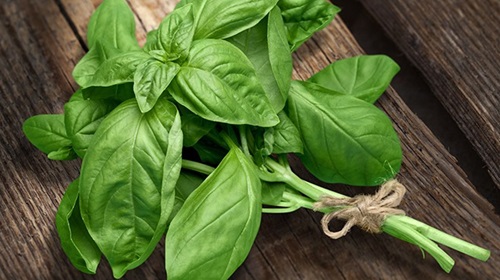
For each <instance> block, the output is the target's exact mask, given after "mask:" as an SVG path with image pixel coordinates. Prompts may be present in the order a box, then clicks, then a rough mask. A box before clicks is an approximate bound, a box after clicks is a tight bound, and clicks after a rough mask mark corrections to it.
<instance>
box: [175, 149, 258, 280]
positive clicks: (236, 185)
mask: <svg viewBox="0 0 500 280" xmlns="http://www.w3.org/2000/svg"><path fill="white" fill-rule="evenodd" d="M260 218H261V182H260V179H259V176H258V175H257V174H256V171H255V167H254V165H253V164H252V163H251V162H250V161H249V160H248V159H247V158H246V156H245V155H244V154H243V153H242V152H241V151H240V150H239V149H237V148H234V149H231V150H230V151H229V153H228V154H227V155H226V157H225V158H224V160H223V161H222V162H221V163H220V165H219V166H218V167H217V168H216V169H215V171H214V172H213V173H212V174H211V175H210V176H208V177H207V179H206V180H205V181H204V182H203V183H202V184H201V185H200V186H199V187H198V188H197V189H196V190H195V191H194V192H193V193H192V194H191V195H190V196H189V197H188V198H187V200H186V201H185V203H184V205H183V206H182V208H181V210H180V211H179V213H177V216H175V218H174V219H173V221H172V223H171V224H170V228H169V230H168V232H167V237H166V241H165V243H166V267H167V274H168V278H169V279H172V280H175V279H183V280H187V279H199V278H200V275H203V278H204V279H228V278H229V276H230V275H231V274H232V273H233V272H234V271H235V270H236V268H238V266H239V265H241V263H243V261H244V260H245V258H246V256H247V255H248V253H249V251H250V248H251V247H252V244H253V241H254V240H255V236H256V235H257V231H258V229H259V225H260Z"/></svg>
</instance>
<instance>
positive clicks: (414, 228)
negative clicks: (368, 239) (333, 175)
mask: <svg viewBox="0 0 500 280" xmlns="http://www.w3.org/2000/svg"><path fill="white" fill-rule="evenodd" d="M265 164H266V166H267V168H268V169H269V170H271V171H272V172H271V173H268V174H265V175H266V176H263V177H262V179H263V180H265V178H266V177H267V178H270V179H272V180H273V181H274V182H276V181H281V182H285V183H287V184H288V185H289V186H290V187H292V188H294V189H295V190H297V191H299V192H301V193H302V194H304V195H306V196H307V197H309V198H310V199H311V200H313V201H319V200H320V199H321V197H322V196H324V195H328V196H332V197H338V198H345V197H347V196H345V195H342V194H339V193H336V192H334V191H331V190H328V189H324V188H321V187H319V186H317V185H314V184H312V183H309V182H306V181H304V180H302V179H301V178H300V177H298V176H297V175H295V174H294V173H293V172H292V171H291V170H290V169H287V168H286V167H285V166H282V165H281V164H279V163H277V162H276V161H274V160H272V159H271V158H268V159H267V161H266V163H265ZM264 173H265V172H264ZM302 206H303V207H306V208H310V209H313V208H312V207H311V203H309V202H308V203H304V204H302ZM338 209H340V208H338ZM338 209H327V210H328V211H337V210H338ZM320 211H321V210H320ZM324 211H326V209H324V210H323V212H324ZM381 229H382V231H384V232H386V233H388V234H390V235H392V236H395V237H397V238H399V239H402V240H404V241H407V242H410V243H413V244H415V245H417V246H419V247H421V248H422V249H424V250H425V251H427V252H429V254H431V255H432V256H433V257H434V258H435V259H436V260H437V261H438V263H439V264H440V266H441V267H442V268H443V269H444V270H445V271H447V272H449V271H450V270H451V268H452V266H453V260H452V259H451V258H450V257H449V256H448V255H447V254H446V253H445V252H444V251H443V250H441V249H440V248H439V247H438V246H437V245H436V244H435V243H434V242H432V241H431V240H434V241H436V242H438V243H440V244H443V245H445V246H448V247H450V248H452V249H454V250H457V251H459V252H462V253H464V254H467V255H469V256H471V257H473V258H477V259H479V260H482V261H486V260H487V259H488V258H489V256H490V251H488V250H486V249H484V248H481V247H479V246H476V245H474V244H471V243H469V242H467V241H464V240H461V239H459V238H456V237H453V236H451V235H449V234H447V233H445V232H442V231H440V230H438V229H436V228H433V227H431V226H429V225H427V224H425V223H422V222H420V221H417V220H415V219H413V218H410V217H407V216H400V215H390V216H388V217H387V218H386V219H385V221H384V224H383V225H382V228H381Z"/></svg>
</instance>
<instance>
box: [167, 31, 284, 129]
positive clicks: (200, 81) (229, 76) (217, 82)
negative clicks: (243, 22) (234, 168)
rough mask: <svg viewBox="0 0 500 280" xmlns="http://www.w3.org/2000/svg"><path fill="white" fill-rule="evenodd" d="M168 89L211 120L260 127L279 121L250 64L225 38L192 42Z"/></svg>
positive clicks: (193, 109)
mask: <svg viewBox="0 0 500 280" xmlns="http://www.w3.org/2000/svg"><path fill="white" fill-rule="evenodd" d="M168 90H169V93H170V94H171V95H172V97H173V98H174V99H175V101H177V102H179V103H180V104H181V105H183V106H184V107H186V108H188V109H189V110H191V111H192V112H194V113H195V114H197V115H199V116H200V117H202V118H205V119H207V120H210V121H215V122H223V123H230V124H250V125H255V126H263V127H270V126H274V125H276V124H277V123H278V121H279V120H278V117H277V116H276V113H275V112H274V110H273V108H272V107H271V104H270V102H269V100H268V99H267V96H266V93H265V92H264V90H263V89H262V86H261V85H260V83H259V81H258V78H257V76H256V74H255V70H254V68H253V66H252V64H251V63H250V61H248V59H247V58H246V57H245V55H244V54H243V53H242V52H241V51H240V50H239V49H238V48H236V47H235V46H233V45H231V44H230V43H228V42H226V41H222V40H213V39H206V40H199V41H195V42H193V45H192V47H191V50H190V52H189V56H188V59H187V60H186V62H185V63H184V64H183V65H182V66H181V70H180V71H179V74H177V76H176V77H175V79H174V80H173V81H172V83H171V86H170V87H169V89H168Z"/></svg>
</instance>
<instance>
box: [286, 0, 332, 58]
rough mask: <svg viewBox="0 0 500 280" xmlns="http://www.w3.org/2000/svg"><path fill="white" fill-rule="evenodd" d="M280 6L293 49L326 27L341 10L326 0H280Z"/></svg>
mask: <svg viewBox="0 0 500 280" xmlns="http://www.w3.org/2000/svg"><path fill="white" fill-rule="evenodd" d="M278 7H280V9H281V11H282V15H283V20H284V21H285V26H286V29H287V33H288V43H289V44H290V48H291V49H292V51H295V50H296V49H298V48H299V47H300V45H302V43H304V42H305V41H307V39H309V38H311V36H312V35H313V34H314V33H315V32H317V31H319V30H321V29H323V28H325V27H326V26H327V25H328V24H329V23H330V22H331V21H332V20H333V18H334V17H335V15H336V14H337V13H338V12H339V11H340V9H339V8H338V7H336V6H334V5H332V4H331V3H330V2H327V1H325V0H279V1H278Z"/></svg>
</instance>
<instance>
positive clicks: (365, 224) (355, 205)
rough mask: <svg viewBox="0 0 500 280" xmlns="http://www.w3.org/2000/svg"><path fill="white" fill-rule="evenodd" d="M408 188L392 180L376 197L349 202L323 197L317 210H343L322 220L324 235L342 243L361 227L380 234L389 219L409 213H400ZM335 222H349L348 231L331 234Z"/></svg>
mask: <svg viewBox="0 0 500 280" xmlns="http://www.w3.org/2000/svg"><path fill="white" fill-rule="evenodd" d="M405 193H406V188H405V187H404V186H403V185H402V184H401V183H399V182H398V181H397V180H395V179H392V180H389V181H387V182H385V183H384V184H382V185H381V187H380V189H379V190H378V191H377V192H376V193H375V194H373V195H357V196H354V197H352V198H351V197H349V198H337V197H332V196H328V195H325V196H322V197H321V199H320V200H319V201H318V202H316V203H314V209H315V210H320V209H325V208H327V209H328V208H340V210H337V209H334V211H332V212H330V213H327V214H325V215H324V216H323V218H322V219H321V226H322V228H323V232H324V233H325V234H326V235H327V236H329V237H330V238H333V239H339V238H341V237H343V236H344V235H346V234H347V233H348V232H349V230H350V229H351V228H352V227H353V226H355V225H357V226H358V227H360V228H362V229H363V230H365V231H367V232H370V233H380V232H381V227H382V225H383V223H384V220H385V218H386V216H387V215H404V214H405V212H404V211H403V210H401V209H397V208H396V207H397V206H399V204H400V203H401V200H402V199H403V196H404V195H405ZM333 219H341V220H345V221H346V223H345V225H344V227H343V228H342V229H341V230H339V231H331V230H330V229H329V227H328V225H329V224H330V222H331V221H332V220H333Z"/></svg>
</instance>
